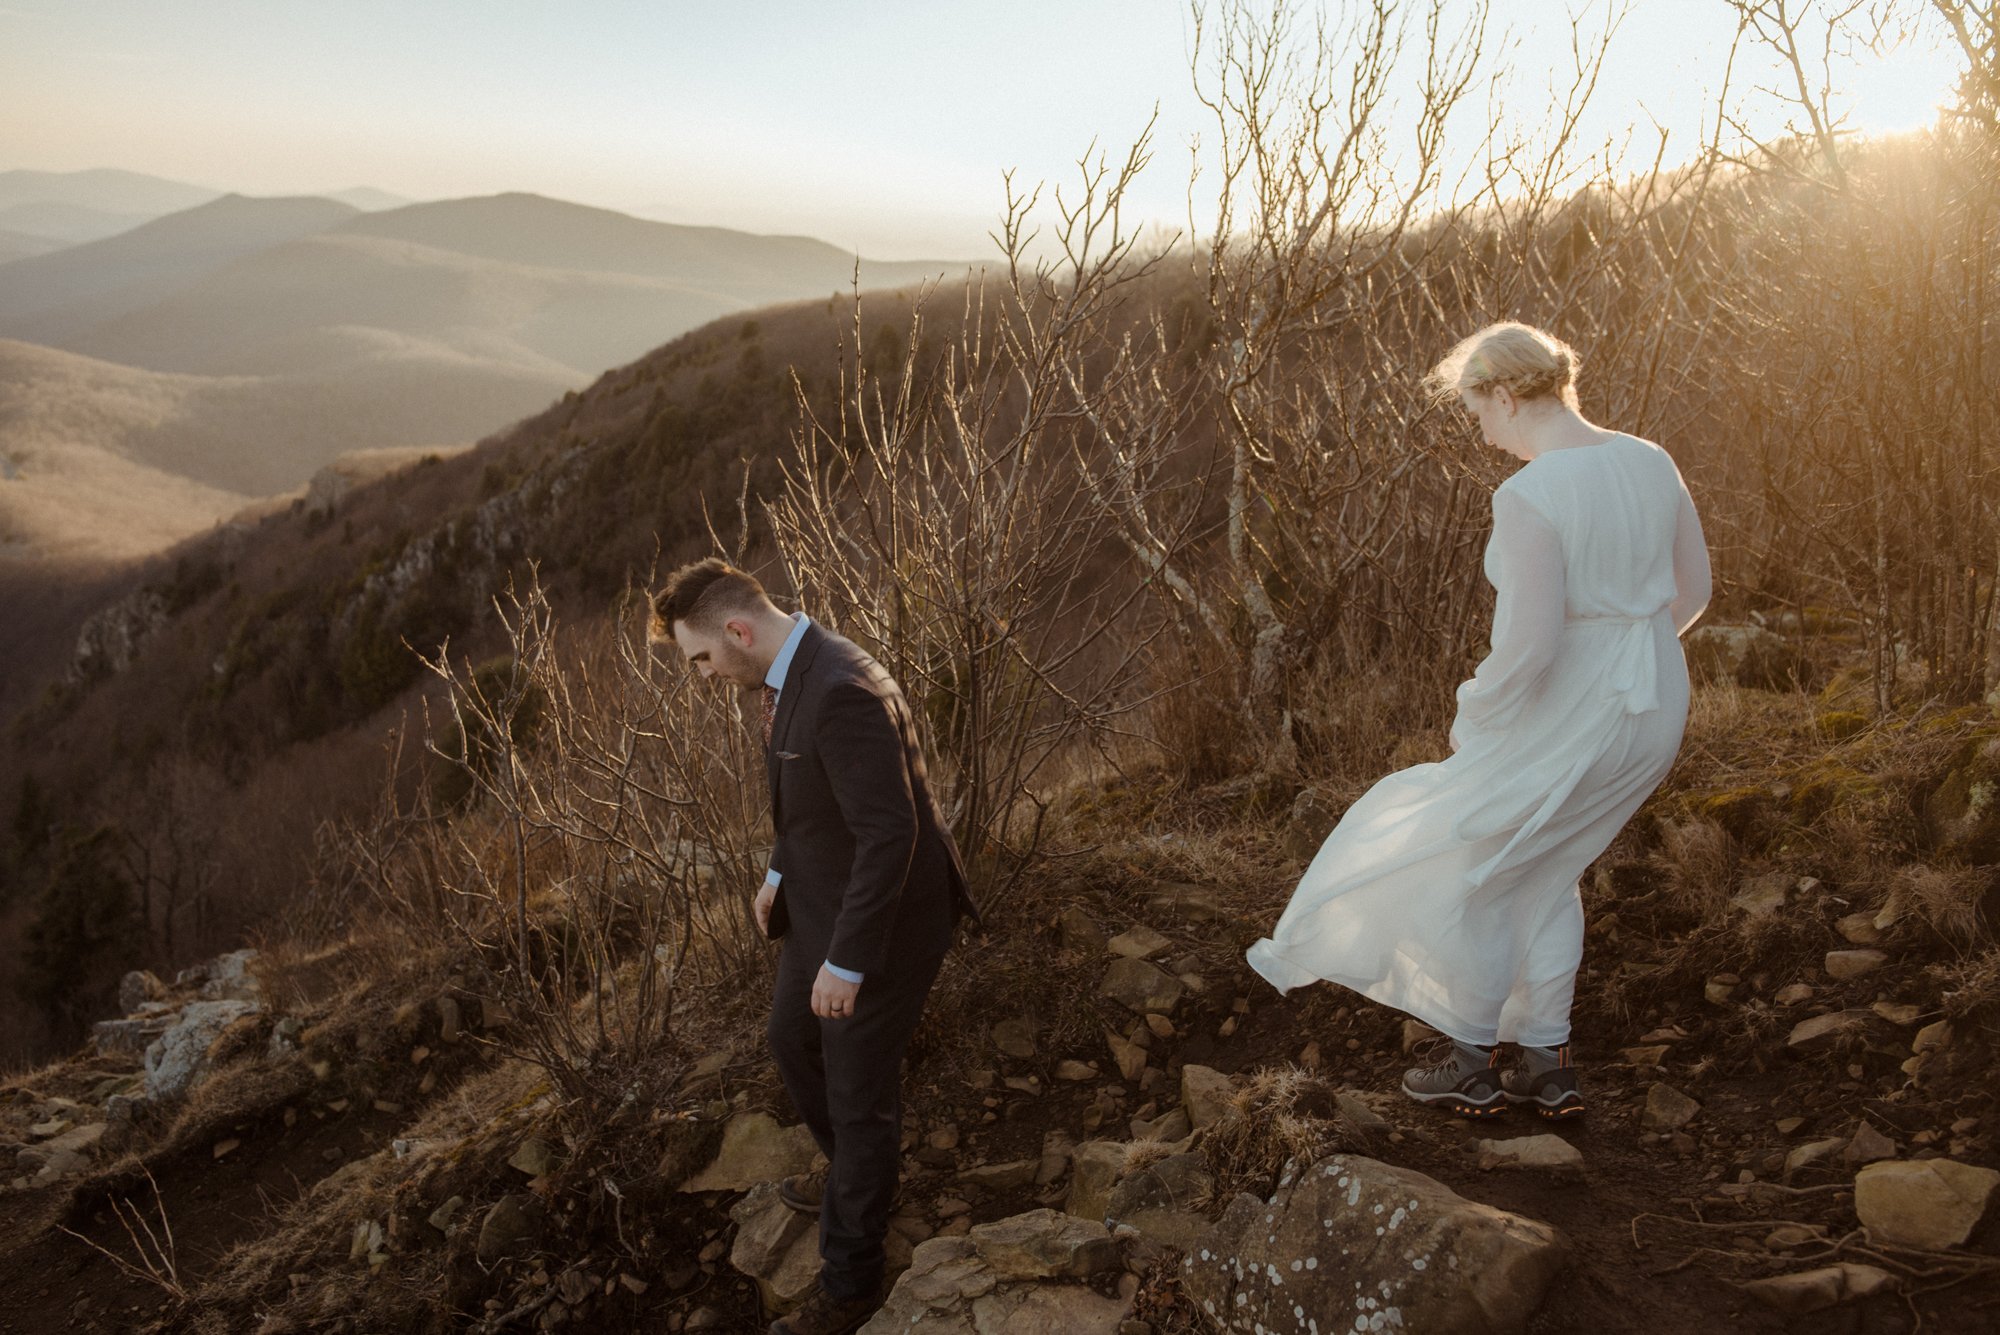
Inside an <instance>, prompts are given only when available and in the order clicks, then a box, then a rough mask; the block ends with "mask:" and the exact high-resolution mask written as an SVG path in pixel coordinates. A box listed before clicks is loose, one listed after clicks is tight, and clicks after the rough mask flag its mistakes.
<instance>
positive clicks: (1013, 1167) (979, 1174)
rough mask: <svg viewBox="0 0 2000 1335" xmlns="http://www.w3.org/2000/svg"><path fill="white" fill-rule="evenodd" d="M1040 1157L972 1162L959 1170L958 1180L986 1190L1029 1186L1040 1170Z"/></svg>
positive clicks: (1007, 1189)
mask: <svg viewBox="0 0 2000 1335" xmlns="http://www.w3.org/2000/svg"><path fill="white" fill-rule="evenodd" d="M1041 1166H1042V1161H1041V1160H1040V1159H1015V1160H1012V1161H1010V1162H1007V1163H983V1164H974V1165H973V1166H972V1167H970V1168H966V1169H962V1170H960V1172H959V1174H958V1180H959V1181H961V1182H963V1183H966V1184H967V1185H968V1186H974V1187H983V1188H984V1189H986V1190H987V1191H1013V1190H1014V1189H1016V1188H1017V1187H1025V1186H1030V1185H1032V1184H1033V1183H1034V1180H1035V1174H1036V1173H1037V1172H1039V1171H1040V1169H1041Z"/></svg>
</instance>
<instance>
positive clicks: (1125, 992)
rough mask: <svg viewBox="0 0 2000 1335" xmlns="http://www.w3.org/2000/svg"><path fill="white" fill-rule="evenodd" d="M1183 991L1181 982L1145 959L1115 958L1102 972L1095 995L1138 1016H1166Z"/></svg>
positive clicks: (1176, 1003) (1183, 985) (1184, 989)
mask: <svg viewBox="0 0 2000 1335" xmlns="http://www.w3.org/2000/svg"><path fill="white" fill-rule="evenodd" d="M1186 990H1187V989H1186V985H1185V984H1183V983H1182V982H1181V980H1180V979H1178V978H1176V977H1174V976H1173V975H1172V974H1170V973H1168V972H1166V971H1165V970H1163V969H1160V968H1158V967H1156V966H1154V965H1151V964H1148V963H1147V962H1146V961H1145V960H1135V959H1117V960H1113V961H1112V962H1111V967H1110V968H1108V969H1106V970H1105V971H1104V982H1103V983H1102V985H1101V986H1100V987H1099V988H1098V995H1100V996H1105V997H1109V998H1110V999H1111V1000H1113V1001H1115V1002H1117V1003H1118V1004H1119V1005H1121V1006H1124V1007H1125V1008H1126V1009H1128V1010H1133V1011H1137V1012H1138V1013H1139V1014H1141V1015H1145V1014H1149V1013H1150V1014H1157V1015H1167V1014H1171V1013H1172V1011H1173V1009H1174V1007H1175V1006H1176V1005H1178V1004H1179V1003H1180V999H1181V993H1182V992H1184V991H1186Z"/></svg>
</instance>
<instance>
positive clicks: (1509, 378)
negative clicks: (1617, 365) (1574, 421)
mask: <svg viewBox="0 0 2000 1335" xmlns="http://www.w3.org/2000/svg"><path fill="white" fill-rule="evenodd" d="M1582 361H1583V359H1582V358H1580V357H1578V356H1577V355H1576V349H1574V348H1572V347H1571V346H1570V345H1569V344H1567V343H1565V342H1563V341H1562V340H1561V339H1559V338H1557V337H1555V336H1554V335H1552V334H1545V333H1543V332H1542V331H1541V330H1539V329H1537V328H1535V327H1534V326H1533V325H1525V324H1520V323H1517V322H1516V321H1513V320H1507V321H1503V322H1502V323H1500V324H1490V325H1487V326H1486V327H1485V328H1484V329H1482V330H1480V331H1479V332H1478V333H1476V334H1474V335H1472V336H1471V337H1470V338H1467V339H1464V340H1463V341H1461V342H1460V343H1459V345H1458V346H1457V347H1455V348H1453V349H1452V350H1451V351H1450V352H1448V353H1446V354H1445V358H1444V360H1443V361H1441V362H1439V363H1438V364H1437V365H1436V366H1434V367H1432V368H1431V373H1430V374H1429V375H1427V376H1425V377H1424V383H1425V385H1426V386H1427V387H1428V388H1429V389H1430V391H1431V393H1432V394H1434V395H1436V396H1437V397H1438V398H1440V399H1448V398H1452V397H1453V396H1455V395H1458V394H1460V393H1463V392H1465V391H1467V390H1477V391H1479V392H1480V393H1482V394H1483V393H1487V392H1489V391H1491V390H1492V389H1493V388H1495V387H1496V386H1505V387H1506V389H1507V391H1508V392H1509V393H1511V394H1512V395H1513V396H1514V397H1515V398H1517V399H1520V400H1522V401H1523V402H1527V401H1530V400H1533V399H1541V398H1556V399H1560V400H1561V401H1562V402H1564V403H1566V404H1568V405H1569V406H1570V407H1572V408H1574V407H1576V368H1577V367H1578V366H1580V365H1582Z"/></svg>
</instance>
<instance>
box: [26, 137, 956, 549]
mask: <svg viewBox="0 0 2000 1335" xmlns="http://www.w3.org/2000/svg"><path fill="white" fill-rule="evenodd" d="M128 175H129V174H125V173H108V174H100V173H80V174H78V176H79V177H83V178H89V179H84V180H75V179H72V178H63V181H62V183H63V184H65V186H66V188H69V195H68V197H67V198H65V199H59V200H51V199H47V198H44V199H42V200H40V201H34V200H29V199H26V198H25V196H26V195H28V194H29V193H31V187H34V186H36V185H37V182H36V181H35V180H31V179H30V180H24V179H23V178H35V177H43V176H45V174H41V173H23V172H9V173H0V208H6V207H35V206H40V205H48V206H55V205H61V206H64V207H73V208H79V209H83V208H97V207H100V206H103V205H105V204H112V205H118V206H122V207H128V208H129V207H134V206H137V205H140V204H144V203H147V202H149V201H150V202H157V200H158V199H159V198H160V197H161V196H160V194H159V193H158V190H157V187H159V186H171V185H173V184H174V183H171V182H154V183H149V182H148V178H137V183H136V184H135V183H134V182H133V181H132V180H128V179H126V178H127V177H128ZM104 176H108V177H110V178H112V179H110V180H108V181H107V180H104V179H100V178H101V177H104ZM39 184H40V185H41V186H43V187H47V186H48V185H49V182H48V181H47V180H46V179H44V180H42V181H40V182H39ZM127 186H130V187H131V190H130V191H129V192H128V193H123V194H121V193H120V190H121V189H122V188H124V187H127ZM185 189H195V187H185ZM149 192H150V193H149ZM345 193H346V194H347V195H349V196H350V199H349V200H336V199H331V198H325V197H316V196H308V197H300V198H280V199H256V198H247V197H245V196H242V195H221V196H214V197H211V198H207V199H204V200H202V201H200V202H198V203H196V204H193V205H191V206H189V207H186V208H182V209H180V210H178V211H175V212H172V213H169V214H166V215H165V216H163V217H158V218H154V219H152V220H150V221H146V222H142V223H140V224H138V225H136V226H134V227H131V228H130V229H128V230H125V231H123V232H120V233H118V234H117V235H114V236H109V237H104V238H102V239H99V240H94V241H88V242H84V243H81V244H76V245H69V246H65V247H63V248H61V249H55V250H48V251H45V252H43V253H39V254H37V253H28V254H24V255H21V256H20V257H18V258H15V259H13V260H11V261H7V262H0V340H4V339H11V340H16V342H15V343H14V344H12V345H6V344H0V459H4V460H5V461H7V463H8V465H9V468H10V469H11V471H12V472H13V473H14V474H15V476H14V477H12V478H7V477H4V476H0V493H4V494H5V495H6V496H7V497H8V498H9V499H8V500H7V502H6V503H5V504H0V521H4V522H5V524H6V526H7V528H8V529H9V530H10V531H11V532H12V533H13V534H14V535H15V540H14V541H13V542H12V543H11V544H8V543H4V542H0V553H12V554H14V555H17V556H18V555H21V554H25V553H28V552H30V551H32V552H35V553H39V554H50V553H51V552H52V550H53V549H52V548H50V547H49V546H48V545H47V543H46V541H44V540H43V539H44V538H45V537H46V535H47V533H48V531H49V530H48V526H47V525H41V524H29V523H25V522H24V521H22V520H21V518H20V516H21V515H23V514H24V513H26V511H24V510H23V508H22V507H23V506H24V505H27V504H28V502H29V500H30V492H29V491H24V490H22V489H21V488H22V486H23V484H33V483H34V482H35V481H36V479H37V478H42V479H45V480H47V481H49V482H50V484H51V485H53V484H54V480H55V479H57V478H59V477H67V478H70V479H71V480H72V481H74V480H75V479H76V478H78V477H82V476H85V475H86V474H87V475H89V476H92V477H97V478H99V479H100V481H101V480H102V478H103V477H104V476H106V473H105V470H106V469H108V468H110V467H111V465H110V464H109V463H107V462H106V460H107V459H116V460H121V461H123V464H124V465H129V466H130V468H132V469H138V470H141V473H135V474H133V475H132V476H129V477H122V478H121V479H120V481H119V484H118V486H117V487H115V488H110V489H108V490H106V491H105V492H104V494H105V495H106V496H107V497H110V496H112V495H113V494H114V493H115V494H116V495H118V496H120V497H125V498H130V497H132V496H136V495H139V494H140V493H142V492H143V491H144V485H143V477H142V474H143V475H144V476H151V475H153V474H158V475H159V476H163V477H172V478H174V479H178V480H180V481H181V482H184V483H186V484H188V485H190V486H194V487H198V488H204V489H206V490H205V491H202V492H200V493H199V494H197V493H193V492H186V491H185V489H184V488H183V489H182V492H181V493H178V494H177V495H176V497H175V501H174V504H173V506H171V507H168V508H171V509H173V510H174V511H175V512H176V513H179V514H181V515H183V516H184V517H185V520H186V523H185V524H184V526H183V527H184V528H185V529H186V530H187V531H192V529H193V528H198V527H202V526H205V525H206V524H208V523H211V522H213V519H214V514H213V511H214V510H215V509H216V508H217V507H226V506H227V505H229V504H231V503H233V502H234V501H235V500H236V499H237V498H240V497H245V496H266V495H271V494H274V493H278V492H284V491H288V490H291V489H293V488H296V487H298V486H301V485H303V484H304V482H305V481H306V479H307V478H309V477H310V476H311V475H312V474H313V473H314V472H315V471H316V470H317V469H319V468H321V467H323V466H324V465H325V464H326V463H328V462H329V461H330V460H332V459H333V458H335V457H336V456H339V455H341V454H345V453H348V452H351V451H354V450H358V449H371V448H399V447H412V446H423V447H434V446H444V445H451V444H457V443H469V442H471V441H474V440H477V439H479V438H481V437H483V436H485V435H487V434H488V433H490V432H492V431H495V430H497V429H499V428H501V427H504V426H506V425H507V424H508V423H510V422H513V421H515V420H517V419H519V418H521V417H523V416H525V415H527V414H529V413H531V412H533V411H535V410H536V409H539V408H541V407H543V406H545V405H546V404H548V403H549V402H550V401H552V400H553V399H555V398H558V397H560V396H561V395H562V393H563V392H564V391H566V390H569V389H575V388H580V387H582V386H583V385H585V384H588V383H589V382H590V381H591V380H592V379H594V378H595V377H596V376H597V375H598V374H599V373H600V372H602V371H604V370H605V369H607V368H609V367H613V366H617V365H622V364H624V363H626V362H629V361H631V360H633V359H634V358H636V357H639V356H641V355H642V354H644V353H646V352H647V351H649V350H651V349H653V348H655V347H657V346H659V345H660V344H662V343H665V342H667V341H669V340H670V339H672V338H674V337H676V336H677V335H680V334H682V333H685V332H687V331H688V330H690V329H694V328H697V327H699V326H701V325H704V324H707V323H709V322H711V321H713V320H715V319H718V318H720V317H723V316H727V315H730V314H732V313H735V312H742V311H749V310H753V309H756V308H759V307H763V306H768V305H773V304H777V303H781V302H787V301H795V300H799V299H802V298H809V297H817V298H824V297H827V296H830V295H832V294H834V293H837V292H844V291H847V290H848V289H849V288H850V287H851V286H852V284H853V283H854V282H855V280H856V275H857V272H858V275H859V280H860V282H861V284H862V286H864V287H867V288H878V289H879V288H890V287H901V286H907V285H910V284H915V283H919V282H923V281H926V280H930V279H934V278H937V277H939V276H941V275H944V274H947V273H952V272H956V271H961V270H963V268H964V267H965V266H964V265H963V264H953V263H950V262H911V261H906V262H897V263H877V262H871V261H863V260H859V259H857V257H856V256H854V255H852V254H851V253H848V252H845V251H842V250H841V249H839V248H838V247H835V246H832V245H829V244H827V243H825V242H822V241H816V240H813V239H811V238H808V237H796V236H789V237H786V236H756V235H752V234H749V233H745V232H736V231H730V230H727V229H723V228H713V227H688V226H679V225H674V224H669V223H659V222H648V221H644V220H642V219H638V218H633V217H630V216H628V215H625V214H621V213H615V212H612V211H609V210H605V209H596V208H588V207H585V206H583V205H578V204H571V203H566V202H564V201H561V200H555V199H548V198H544V197H542V196H538V195H530V194H504V195H494V196H486V197H480V198H472V199H457V200H444V201H439V202H434V203H425V204H407V205H403V206H401V207H396V208H388V209H383V210H380V211H377V212H365V211H363V209H362V208H361V207H360V206H359V204H357V203H356V202H352V201H353V200H358V201H359V202H360V204H368V203H379V202H381V200H382V199H384V198H390V197H386V196H383V195H382V193H381V192H373V191H369V190H366V189H359V190H355V191H348V192H345ZM10 199H13V200H17V201H20V202H19V203H18V204H17V205H14V206H9V205H8V201H9V200H10ZM5 244H6V236H5V234H4V232H0V246H4V245H5ZM34 245H35V238H33V237H29V238H28V239H27V240H26V241H24V242H21V243H18V244H17V249H18V248H20V247H26V248H29V249H32V247H33V246H34ZM5 253H6V252H5V251H4V250H0V256H4V254H5ZM84 461H88V462H89V466H88V467H87V468H86V467H84ZM71 492H72V493H74V494H69V493H65V494H66V495H69V501H67V502H66V506H67V508H66V510H65V513H66V514H68V515H69V516H70V518H69V519H68V520H66V521H65V523H66V527H65V530H64V531H65V533H66V534H68V535H69V536H68V537H67V538H66V539H65V541H64V542H63V543H62V544H60V545H61V546H62V548H63V549H64V550H68V551H74V552H78V553H82V552H84V551H87V550H89V549H90V547H91V543H90V540H89V538H90V529H91V526H90V525H89V524H88V523H87V522H85V521H84V520H83V519H82V518H81V517H80V516H82V515H83V514H84V512H85V511H87V510H88V509H89V504H88V500H89V495H90V488H89V487H82V488H81V489H78V488H74V487H73V488H71ZM28 508H29V509H32V508H33V507H32V506H31V505H30V506H29V507H28ZM130 509H131V507H130V506H129V505H123V504H122V502H121V505H120V506H110V507H107V508H106V510H105V513H104V515H103V520H104V522H105V525H107V526H109V527H107V528H106V529H105V531H104V532H103V534H102V537H103V538H104V539H105V540H104V541H103V542H101V543H99V544H98V550H99V552H100V554H103V555H111V554H113V553H114V552H116V553H120V554H123V553H126V552H128V551H129V549H130V548H131V546H132V543H133V541H134V536H135V531H134V530H133V529H131V528H130V527H129V525H128V524H127V522H126V520H125V519H116V518H114V514H118V515H126V514H128V513H129V511H130ZM10 515H11V516H13V518H11V519H10V518H8V516H10ZM156 527H157V526H151V527H148V528H146V529H145V535H146V536H145V539H144V540H145V541H148V542H151V541H154V538H155V535H154V529H155V528H156ZM37 535H40V536H37Z"/></svg>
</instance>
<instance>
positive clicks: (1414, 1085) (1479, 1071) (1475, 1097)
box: [1403, 1038, 1507, 1117]
mask: <svg viewBox="0 0 2000 1335" xmlns="http://www.w3.org/2000/svg"><path fill="white" fill-rule="evenodd" d="M1417 1060H1418V1061H1420V1062H1422V1063H1424V1064H1423V1065H1422V1066H1413V1067H1411V1068H1410V1069H1409V1070H1407V1071H1405V1072H1403V1092H1404V1093H1405V1094H1408V1095H1409V1096H1410V1097H1411V1098H1413V1099H1415V1100H1416V1101H1417V1102H1418V1103H1422V1104H1426V1105H1428V1106H1430V1107H1433V1108H1443V1109H1444V1110H1445V1111H1446V1112H1454V1113H1457V1114H1458V1115H1459V1116H1460V1117H1493V1116H1497V1115H1498V1114H1500V1113H1503V1112H1505V1111H1507V1096H1506V1094H1505V1093H1503V1092H1502V1091H1501V1088H1500V1068H1499V1066H1498V1062H1499V1060H1500V1054H1499V1050H1498V1049H1495V1050H1494V1051H1493V1052H1492V1053H1490V1054H1486V1055H1478V1049H1476V1048H1467V1047H1465V1046H1463V1045H1461V1044H1458V1043H1454V1042H1453V1041H1452V1040H1451V1039H1449V1038H1438V1039H1433V1040H1432V1041H1431V1043H1430V1045H1429V1046H1428V1047H1426V1048H1425V1049H1424V1050H1423V1051H1421V1052H1419V1053H1418V1054H1417Z"/></svg>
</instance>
